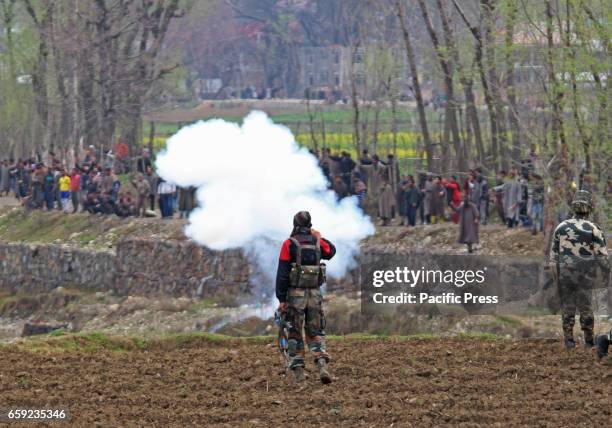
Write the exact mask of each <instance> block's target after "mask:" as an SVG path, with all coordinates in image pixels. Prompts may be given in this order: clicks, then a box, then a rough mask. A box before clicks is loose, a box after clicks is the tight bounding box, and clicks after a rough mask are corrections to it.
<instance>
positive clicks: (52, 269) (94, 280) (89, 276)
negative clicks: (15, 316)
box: [0, 243, 116, 293]
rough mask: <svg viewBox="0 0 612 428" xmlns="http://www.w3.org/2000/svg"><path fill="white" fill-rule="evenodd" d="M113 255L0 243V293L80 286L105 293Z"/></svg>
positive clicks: (112, 269) (110, 279) (111, 277)
mask: <svg viewBox="0 0 612 428" xmlns="http://www.w3.org/2000/svg"><path fill="white" fill-rule="evenodd" d="M115 263H116V256H115V254H113V253H111V252H107V251H96V252H92V251H90V250H85V249H75V248H70V247H67V246H62V245H28V244H20V243H0V290H2V291H6V292H10V293H15V292H18V291H21V292H25V293H39V292H46V291H49V290H51V289H53V288H56V287H59V286H63V287H80V288H85V289H89V290H107V289H108V288H109V284H113V283H114V278H115Z"/></svg>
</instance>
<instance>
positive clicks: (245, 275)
mask: <svg viewBox="0 0 612 428" xmlns="http://www.w3.org/2000/svg"><path fill="white" fill-rule="evenodd" d="M249 276H250V272H249V268H248V263H247V262H246V260H245V259H244V257H243V256H242V253H241V252H240V251H238V250H228V251H211V250H209V249H207V248H204V247H200V246H199V245H196V244H194V243H193V242H191V241H151V240H130V241H123V242H121V243H120V244H119V245H118V246H117V262H116V278H115V282H114V284H115V289H116V291H117V292H118V293H119V294H130V295H150V294H161V295H169V296H174V297H179V296H181V297H214V296H215V295H219V294H224V295H234V296H237V295H239V294H242V293H246V292H248V282H249Z"/></svg>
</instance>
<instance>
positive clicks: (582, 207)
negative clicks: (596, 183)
mask: <svg viewBox="0 0 612 428" xmlns="http://www.w3.org/2000/svg"><path fill="white" fill-rule="evenodd" d="M592 209H593V196H592V195H591V192H589V191H588V190H578V191H577V192H576V194H575V195H574V200H573V201H572V210H574V212H575V213H578V214H588V213H590V212H591V210H592Z"/></svg>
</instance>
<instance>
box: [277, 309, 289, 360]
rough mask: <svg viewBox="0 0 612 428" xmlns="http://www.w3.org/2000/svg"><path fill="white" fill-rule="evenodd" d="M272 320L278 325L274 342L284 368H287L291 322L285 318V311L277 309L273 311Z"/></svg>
mask: <svg viewBox="0 0 612 428" xmlns="http://www.w3.org/2000/svg"><path fill="white" fill-rule="evenodd" d="M274 322H275V323H276V325H277V326H278V337H277V341H276V344H277V346H278V350H279V351H280V353H281V359H282V361H283V362H284V364H285V370H286V371H288V370H289V363H290V359H289V329H290V328H291V323H289V322H288V321H287V320H286V319H285V313H284V312H280V311H279V310H278V309H277V310H276V311H275V312H274Z"/></svg>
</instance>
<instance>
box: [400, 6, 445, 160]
mask: <svg viewBox="0 0 612 428" xmlns="http://www.w3.org/2000/svg"><path fill="white" fill-rule="evenodd" d="M395 13H396V15H397V17H398V19H399V22H400V26H401V28H402V35H403V37H404V44H405V47H406V56H407V58H408V64H409V66H410V75H411V79H412V91H413V92H414V98H415V99H416V103H417V112H418V115H419V125H420V127H421V133H422V134H423V145H424V146H425V157H426V158H427V170H428V171H433V170H434V169H435V159H434V148H433V144H432V141H431V136H430V134H429V128H428V126H427V116H426V114H425V103H424V101H423V93H422V92H421V84H420V82H419V75H418V72H417V68H416V56H415V53H414V48H413V46H412V40H411V39H410V33H409V32H408V26H407V23H406V13H405V11H404V7H403V5H402V0H396V1H395Z"/></svg>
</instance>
